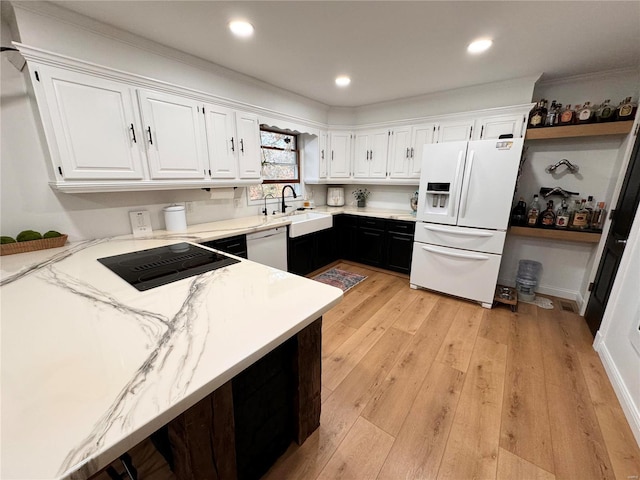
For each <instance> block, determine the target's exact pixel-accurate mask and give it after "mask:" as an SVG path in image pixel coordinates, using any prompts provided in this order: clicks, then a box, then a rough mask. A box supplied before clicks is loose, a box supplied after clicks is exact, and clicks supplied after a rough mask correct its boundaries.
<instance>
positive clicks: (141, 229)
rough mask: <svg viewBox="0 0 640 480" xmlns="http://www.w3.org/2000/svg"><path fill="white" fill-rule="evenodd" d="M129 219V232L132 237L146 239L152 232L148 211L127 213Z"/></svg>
mask: <svg viewBox="0 0 640 480" xmlns="http://www.w3.org/2000/svg"><path fill="white" fill-rule="evenodd" d="M129 219H130V220H131V231H132V232H133V236H134V237H148V236H149V235H151V233H152V231H153V230H152V229H151V217H150V216H149V212H148V211H146V210H140V211H138V212H129Z"/></svg>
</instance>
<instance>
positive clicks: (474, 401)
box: [264, 262, 640, 480]
mask: <svg viewBox="0 0 640 480" xmlns="http://www.w3.org/2000/svg"><path fill="white" fill-rule="evenodd" d="M337 266H338V268H341V269H344V270H348V271H352V272H356V273H362V274H364V275H367V276H368V278H367V279H366V280H365V281H363V282H361V283H360V284H358V285H357V286H356V287H354V288H352V289H351V290H350V291H348V292H347V293H346V294H345V296H344V299H343V301H342V302H341V303H340V304H339V305H337V306H336V307H335V308H333V309H332V310H331V311H329V312H327V313H326V314H325V316H324V323H323V347H322V356H323V364H322V368H323V372H322V402H323V403H322V416H321V425H320V428H319V429H318V430H317V431H316V432H314V434H313V435H312V436H311V437H310V438H309V439H307V441H306V442H305V443H304V444H303V445H301V446H297V445H295V444H294V445H292V446H291V447H290V448H289V449H288V450H287V452H286V453H285V454H284V455H283V456H282V457H281V458H280V459H279V460H278V462H277V463H276V464H275V465H274V466H273V467H272V469H271V470H270V471H269V472H268V473H267V475H266V476H265V477H264V478H265V479H269V480H271V479H273V480H283V479H305V480H313V479H357V480H360V479H376V478H377V479H390V480H396V479H409V478H417V479H455V480H461V479H472V478H473V479H523V480H528V479H539V480H542V479H544V480H547V479H581V480H590V479H609V478H611V479H613V478H617V479H620V480H629V479H633V480H637V479H638V478H639V477H638V476H639V475H640V451H639V449H638V446H637V444H636V442H635V439H634V438H633V435H632V433H631V430H630V428H629V426H628V424H627V423H626V420H625V418H624V416H623V413H622V410H621V408H620V405H619V403H618V400H617V398H616V396H615V394H614V392H613V390H612V387H611V384H610V382H609V380H608V378H607V376H606V374H605V372H604V369H603V366H602V364H601V362H600V359H599V357H598V355H597V353H596V352H595V351H594V350H593V348H592V346H591V345H592V342H593V339H592V337H591V334H590V333H589V330H588V328H587V326H586V324H585V322H584V319H583V318H582V317H580V316H578V315H577V314H575V313H571V312H567V311H565V310H563V309H562V308H560V307H559V306H558V302H557V301H556V302H554V307H555V308H554V309H553V310H545V309H541V308H538V307H536V306H534V305H531V304H524V303H520V304H519V305H518V312H517V313H512V312H511V311H510V310H509V308H508V307H506V306H498V307H496V308H493V309H491V310H486V309H483V308H482V307H480V306H479V305H476V304H473V303H470V302H465V301H461V300H456V299H452V298H449V297H445V296H441V295H437V294H434V293H429V292H426V291H422V290H412V289H411V288H409V281H408V279H407V278H406V277H402V276H397V275H392V274H389V273H385V272H381V271H375V270H373V269H370V268H366V267H364V266H361V265H357V264H351V263H346V262H341V263H339V264H338V265H337Z"/></svg>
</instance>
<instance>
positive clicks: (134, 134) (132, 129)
mask: <svg viewBox="0 0 640 480" xmlns="http://www.w3.org/2000/svg"><path fill="white" fill-rule="evenodd" d="M129 129H130V130H131V135H133V143H138V141H137V140H136V129H135V128H133V123H132V124H131V126H130V127H129Z"/></svg>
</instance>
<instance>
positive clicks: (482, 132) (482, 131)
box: [480, 125, 484, 140]
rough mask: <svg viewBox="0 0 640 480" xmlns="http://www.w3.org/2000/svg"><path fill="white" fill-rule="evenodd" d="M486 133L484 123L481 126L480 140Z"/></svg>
mask: <svg viewBox="0 0 640 480" xmlns="http://www.w3.org/2000/svg"><path fill="white" fill-rule="evenodd" d="M483 134H484V125H482V128H480V140H482V135H483Z"/></svg>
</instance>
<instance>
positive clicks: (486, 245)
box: [410, 138, 524, 308]
mask: <svg viewBox="0 0 640 480" xmlns="http://www.w3.org/2000/svg"><path fill="white" fill-rule="evenodd" d="M523 143H524V142H523V139H521V138H515V139H513V138H509V139H499V140H478V141H472V142H446V143H438V144H433V145H425V146H424V151H423V157H422V170H421V178H420V189H419V198H418V211H417V212H416V220H417V223H416V233H415V241H414V245H413V257H412V263H411V277H410V283H411V286H412V287H413V288H417V287H424V288H428V289H431V290H435V291H439V292H443V293H447V294H450V295H455V296H458V297H462V298H468V299H470V300H475V301H477V302H480V303H482V306H483V307H486V308H491V305H492V303H493V296H494V291H495V286H496V283H497V279H498V270H499V269H500V260H501V257H502V249H503V246H504V241H505V237H506V231H507V226H508V222H509V211H510V209H511V201H512V199H513V192H514V189H515V183H516V178H517V175H518V166H519V164H520V157H521V154H522V147H523Z"/></svg>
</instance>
